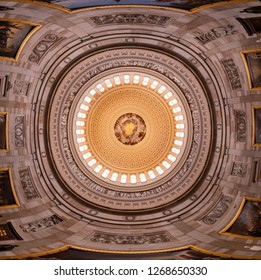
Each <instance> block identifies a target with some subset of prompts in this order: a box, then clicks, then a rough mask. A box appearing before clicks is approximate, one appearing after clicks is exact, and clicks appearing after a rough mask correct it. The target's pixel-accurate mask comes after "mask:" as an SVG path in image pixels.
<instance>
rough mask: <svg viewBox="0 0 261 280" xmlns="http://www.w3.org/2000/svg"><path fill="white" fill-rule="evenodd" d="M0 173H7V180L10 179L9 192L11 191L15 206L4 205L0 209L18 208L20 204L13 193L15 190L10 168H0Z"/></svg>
mask: <svg viewBox="0 0 261 280" xmlns="http://www.w3.org/2000/svg"><path fill="white" fill-rule="evenodd" d="M0 171H8V174H9V178H10V183H11V190H12V193H13V196H14V200H15V204H9V205H5V206H0V209H6V208H14V207H18V206H20V203H19V200H18V197H17V194H16V191H15V188H14V183H13V178H12V172H11V168H10V167H7V168H0Z"/></svg>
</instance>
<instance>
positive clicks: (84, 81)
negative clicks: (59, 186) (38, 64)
mask: <svg viewBox="0 0 261 280" xmlns="http://www.w3.org/2000/svg"><path fill="white" fill-rule="evenodd" d="M116 57H117V59H116V60H115V58H116ZM92 62H96V63H92ZM57 71H58V70H57ZM207 77H208V76H207ZM55 84H56V85H55V87H54V89H53V91H52V100H51V106H50V109H49V110H48V118H49V120H50V123H49V124H48V131H49V132H50V131H52V133H49V134H48V139H47V140H48V141H49V143H50V147H49V148H50V151H52V163H53V167H54V168H55V169H56V172H57V174H58V175H59V177H60V178H61V179H62V181H63V184H64V187H65V188H68V189H69V190H71V191H72V192H73V193H75V194H76V195H77V196H78V197H79V198H81V199H82V200H83V201H87V202H91V203H93V204H96V205H97V206H99V207H106V208H109V209H115V210H123V209H126V210H131V211H132V210H135V211H136V210H141V209H142V210H146V209H153V208H155V207H157V208H158V207H160V206H162V205H166V204H167V203H172V202H174V201H176V200H177V199H179V198H180V197H183V196H184V194H185V193H186V192H188V191H189V190H191V189H192V188H193V187H194V186H195V184H196V183H197V182H198V180H199V178H200V177H201V176H202V174H204V170H205V166H206V162H207V161H208V158H209V149H210V146H211V141H212V137H211V133H209V132H210V131H212V126H211V113H210V107H209V104H208V98H207V97H206V95H205V90H204V88H203V86H202V84H201V83H200V82H199V81H198V79H197V78H196V77H195V76H194V73H192V71H191V70H190V68H189V67H187V66H186V65H184V63H181V62H179V61H178V60H177V59H176V58H175V57H171V56H168V55H166V54H159V53H156V52H155V51H152V50H149V49H146V50H144V51H143V50H141V49H136V48H124V50H123V49H119V50H104V51H101V52H100V53H93V54H92V55H91V58H90V57H88V56H87V57H82V58H81V59H79V61H75V62H74V63H72V64H71V65H69V67H68V69H67V71H66V72H65V73H64V75H63V76H62V77H61V78H60V79H59V80H58V81H56V83H55ZM128 113H131V114H135V115H138V116H140V117H141V118H142V119H143V121H144V123H145V126H146V134H145V136H144V138H143V139H142V140H141V141H140V142H138V143H137V144H135V145H125V144H123V143H122V142H120V141H119V140H118V139H117V137H116V136H115V124H116V122H117V120H118V119H119V118H120V117H121V116H123V115H125V114H128ZM126 124H130V123H126ZM133 127H134V126H133V125H131V126H130V127H129V128H128V129H129V130H130V131H131V130H132V129H134V128H133ZM129 130H128V131H129ZM129 133H130V132H129ZM53 181H55V180H53ZM52 184H54V182H52ZM206 184H207V183H206Z"/></svg>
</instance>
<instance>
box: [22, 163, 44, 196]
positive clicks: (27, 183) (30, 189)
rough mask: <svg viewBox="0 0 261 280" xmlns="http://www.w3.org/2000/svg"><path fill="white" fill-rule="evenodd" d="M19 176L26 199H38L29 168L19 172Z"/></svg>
mask: <svg viewBox="0 0 261 280" xmlns="http://www.w3.org/2000/svg"><path fill="white" fill-rule="evenodd" d="M19 175H20V179H21V184H22V188H23V190H24V194H25V196H26V198H27V199H28V200H32V199H35V198H39V197H40V195H39V193H38V192H37V190H36V187H35V185H34V183H33V179H32V176H31V172H30V169H29V167H27V168H24V169H21V170H19Z"/></svg>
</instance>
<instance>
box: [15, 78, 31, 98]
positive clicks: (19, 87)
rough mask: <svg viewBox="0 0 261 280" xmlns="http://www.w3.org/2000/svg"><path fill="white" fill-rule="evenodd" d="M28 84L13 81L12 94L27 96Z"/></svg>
mask: <svg viewBox="0 0 261 280" xmlns="http://www.w3.org/2000/svg"><path fill="white" fill-rule="evenodd" d="M29 86H30V83H29V82H26V81H15V82H14V91H13V93H14V94H16V95H24V96H26V95H27V94H28V90H29Z"/></svg>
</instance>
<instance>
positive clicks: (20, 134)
mask: <svg viewBox="0 0 261 280" xmlns="http://www.w3.org/2000/svg"><path fill="white" fill-rule="evenodd" d="M24 144H25V137H24V116H18V117H16V118H15V146H16V147H17V148H23V147H24Z"/></svg>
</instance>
